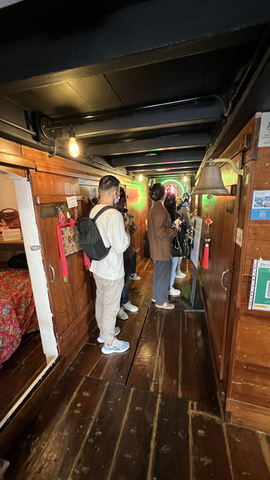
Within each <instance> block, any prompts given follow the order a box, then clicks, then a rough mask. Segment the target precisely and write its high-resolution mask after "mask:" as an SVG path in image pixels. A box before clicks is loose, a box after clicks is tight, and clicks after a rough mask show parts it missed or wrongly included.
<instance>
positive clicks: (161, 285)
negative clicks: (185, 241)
mask: <svg viewBox="0 0 270 480" xmlns="http://www.w3.org/2000/svg"><path fill="white" fill-rule="evenodd" d="M150 197H151V200H153V202H154V204H153V206H152V207H151V208H150V211H149V214H148V222H147V228H148V236H149V245H150V255H151V258H152V259H153V260H154V262H155V268H154V279H153V297H152V300H153V301H154V302H156V306H157V307H158V308H165V309H168V310H171V309H173V308H174V304H173V303H170V302H169V300H168V297H169V287H170V275H171V261H172V260H171V258H172V257H171V243H172V238H173V237H176V236H177V232H178V228H179V227H178V222H177V220H176V226H175V227H173V228H172V221H171V217H170V215H169V213H168V212H167V210H166V208H165V207H164V205H163V202H164V200H165V198H166V194H165V188H164V186H163V185H161V184H160V183H155V184H154V185H153V186H152V187H151V188H150Z"/></svg>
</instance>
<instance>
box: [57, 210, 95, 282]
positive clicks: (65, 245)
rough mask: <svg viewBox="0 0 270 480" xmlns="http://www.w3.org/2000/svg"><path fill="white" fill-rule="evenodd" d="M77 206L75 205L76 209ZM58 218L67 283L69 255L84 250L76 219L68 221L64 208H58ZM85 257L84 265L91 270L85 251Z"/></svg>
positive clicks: (61, 253) (59, 242) (59, 237)
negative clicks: (76, 226) (80, 243)
mask: <svg viewBox="0 0 270 480" xmlns="http://www.w3.org/2000/svg"><path fill="white" fill-rule="evenodd" d="M76 208H77V207H75V209H76ZM74 213H75V217H78V210H77V211H76V210H75V212H74ZM58 218H59V224H58V225H57V227H56V228H57V238H58V246H59V252H60V259H61V271H62V277H63V280H64V282H65V283H67V282H68V281H69V277H68V266H67V259H66V257H67V256H68V255H72V254H73V253H77V252H79V251H81V250H82V248H81V246H80V245H79V238H78V233H77V230H76V229H75V225H76V224H75V220H74V219H73V218H70V219H69V220H68V221H67V220H66V218H65V216H64V214H63V212H62V210H61V209H60V208H58ZM83 259H84V265H85V268H86V270H89V267H90V260H89V258H88V257H87V255H85V253H84V252H83Z"/></svg>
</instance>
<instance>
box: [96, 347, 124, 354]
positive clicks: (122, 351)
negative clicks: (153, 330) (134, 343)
mask: <svg viewBox="0 0 270 480" xmlns="http://www.w3.org/2000/svg"><path fill="white" fill-rule="evenodd" d="M129 349H130V346H129V347H127V348H126V349H125V350H121V352H115V351H114V350H112V351H111V352H103V348H102V349H101V351H102V353H103V354H104V355H112V354H113V353H125V352H127V351H128V350H129Z"/></svg>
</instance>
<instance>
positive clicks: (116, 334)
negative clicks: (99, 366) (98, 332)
mask: <svg viewBox="0 0 270 480" xmlns="http://www.w3.org/2000/svg"><path fill="white" fill-rule="evenodd" d="M120 333H121V330H120V332H118V333H115V336H116V337H117V336H118V335H120ZM97 341H98V343H105V342H103V341H102V340H100V339H99V337H98V338H97Z"/></svg>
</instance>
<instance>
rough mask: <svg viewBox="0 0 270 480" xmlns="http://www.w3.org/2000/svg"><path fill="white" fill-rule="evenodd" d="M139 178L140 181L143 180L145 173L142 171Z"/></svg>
mask: <svg viewBox="0 0 270 480" xmlns="http://www.w3.org/2000/svg"><path fill="white" fill-rule="evenodd" d="M139 180H140V182H142V181H143V175H142V174H141V173H140V175H139Z"/></svg>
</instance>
